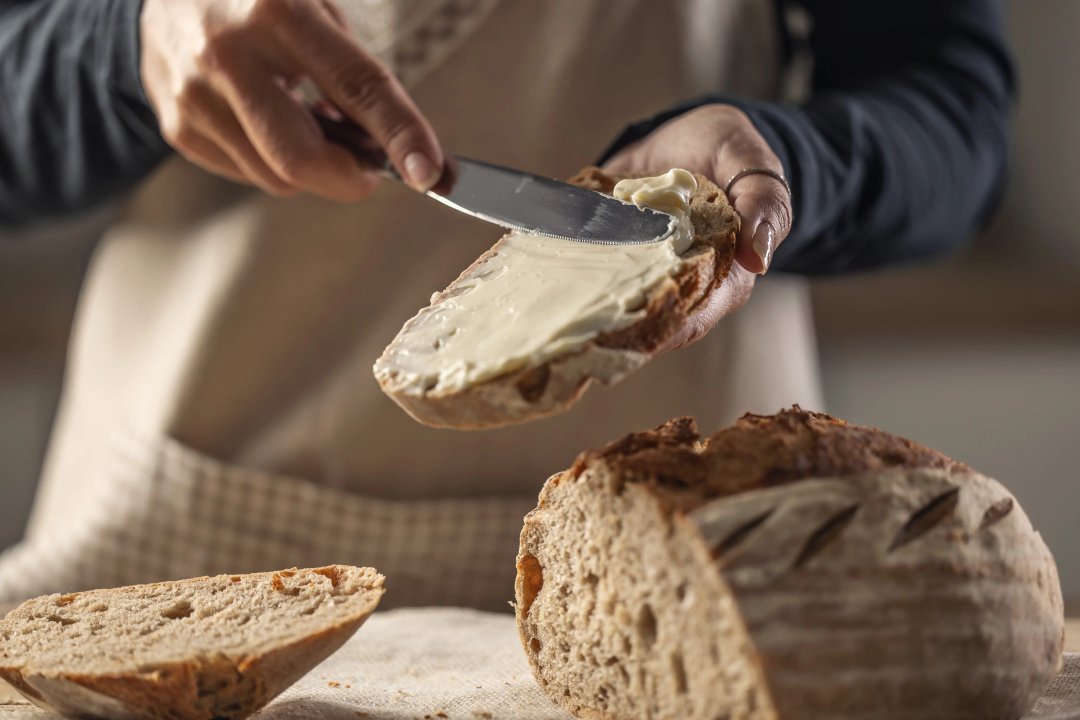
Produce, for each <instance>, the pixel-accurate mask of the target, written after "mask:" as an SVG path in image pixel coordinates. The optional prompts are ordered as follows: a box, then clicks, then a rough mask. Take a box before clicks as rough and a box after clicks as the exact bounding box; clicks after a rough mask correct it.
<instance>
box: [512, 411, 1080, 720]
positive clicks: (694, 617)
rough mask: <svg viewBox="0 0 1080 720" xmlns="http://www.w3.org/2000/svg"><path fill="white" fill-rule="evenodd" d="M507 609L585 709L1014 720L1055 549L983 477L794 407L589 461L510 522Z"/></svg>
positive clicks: (1058, 607) (569, 696)
mask: <svg viewBox="0 0 1080 720" xmlns="http://www.w3.org/2000/svg"><path fill="white" fill-rule="evenodd" d="M516 595H517V620H518V628H519V630H520V633H521V639H522V642H523V644H524V647H525V650H526V653H527V654H528V657H529V661H530V663H531V665H532V668H533V672H534V673H535V675H536V678H537V680H538V681H539V683H540V685H541V686H542V687H543V688H544V690H545V691H546V692H547V694H548V695H550V697H551V698H552V699H553V700H555V701H556V702H558V703H560V704H561V705H563V706H564V707H566V708H567V709H568V710H570V711H571V712H573V713H575V714H576V715H579V716H581V717H589V718H611V719H624V718H625V719H627V720H629V719H630V718H651V719H654V720H657V719H661V718H671V719H675V718H679V719H684V720H696V719H699V718H700V719H701V720H715V719H716V718H732V719H734V718H752V719H758V718H776V717H779V718H798V719H799V720H813V719H816V718H822V719H824V718H830V719H831V720H837V719H842V718H875V719H885V718H889V719H892V718H895V719H896V720H900V719H901V718H903V719H904V720H910V718H924V719H925V718H942V719H945V718H948V720H963V719H966V718H970V719H971V720H976V719H977V720H998V719H1000V720H1007V719H1012V720H1015V719H1016V718H1019V717H1020V716H1021V715H1023V713H1024V712H1025V711H1026V710H1027V709H1028V707H1029V706H1030V705H1031V703H1033V702H1034V701H1035V699H1036V698H1037V697H1038V696H1039V694H1040V692H1041V691H1042V690H1043V689H1044V688H1045V686H1046V685H1047V683H1048V682H1049V681H1050V680H1051V679H1052V678H1053V677H1054V676H1055V674H1056V673H1057V672H1058V671H1059V670H1060V666H1061V651H1062V645H1063V623H1064V621H1063V609H1062V599H1061V588H1060V585H1059V582H1058V576H1057V570H1056V567H1055V565H1054V561H1053V558H1052V557H1051V555H1050V552H1049V550H1048V549H1047V547H1046V545H1045V544H1044V542H1043V540H1042V538H1041V537H1040V536H1039V534H1038V533H1037V532H1036V531H1035V530H1034V529H1033V528H1032V526H1031V523H1030V521H1029V520H1028V518H1027V516H1026V515H1025V514H1024V512H1023V510H1021V508H1020V506H1019V505H1018V504H1017V502H1016V499H1015V498H1014V497H1013V496H1012V495H1010V494H1009V492H1008V491H1007V490H1006V489H1005V488H1004V487H1002V486H1001V485H1000V484H999V483H997V482H996V481H994V480H992V479H990V478H987V477H984V476H983V475H980V474H979V473H977V472H975V471H973V470H972V469H970V468H968V467H966V466H965V465H962V464H960V463H957V462H955V461H953V460H950V459H949V458H947V457H945V456H944V455H942V454H940V453H938V452H935V451H933V450H931V449H929V448H926V447H923V446H920V445H918V444H916V443H913V442H911V441H909V440H905V439H903V438H899V437H896V436H894V435H890V434H888V433H885V432H882V431H880V430H874V429H870V428H863V427H858V426H854V425H849V424H847V423H844V422H843V421H840V420H836V419H833V418H831V417H829V416H827V415H823V414H818V413H810V412H804V411H802V410H800V409H799V408H798V407H796V408H794V409H792V410H788V411H785V412H782V413H780V414H778V415H775V416H756V415H747V416H745V417H743V418H742V419H741V420H739V421H738V422H737V423H736V424H735V425H734V426H732V427H729V428H727V429H724V430H722V431H720V432H719V433H717V434H715V435H713V436H712V437H711V438H709V439H707V440H704V441H700V440H699V438H698V434H697V431H696V428H695V427H694V423H693V421H692V420H690V419H687V418H682V419H678V420H672V421H671V422H669V423H667V424H666V425H664V426H662V427H659V428H657V429H655V430H651V431H647V432H642V433H637V434H634V435H630V436H628V437H626V438H624V439H623V440H620V441H618V442H616V443H613V444H611V445H609V446H607V447H605V448H602V449H600V450H596V451H592V452H587V453H584V454H582V455H581V456H580V457H579V458H578V459H577V461H576V462H575V463H574V465H573V467H571V468H570V469H569V470H567V471H565V472H562V473H560V474H558V475H555V476H554V477H552V478H551V479H550V480H548V482H547V484H546V485H545V487H544V489H543V491H542V492H541V494H540V500H539V505H538V506H537V508H536V509H535V510H533V511H532V512H531V513H530V514H529V515H528V516H527V517H526V520H525V526H524V528H523V530H522V533H521V549H520V553H519V555H518V576H517V588H516Z"/></svg>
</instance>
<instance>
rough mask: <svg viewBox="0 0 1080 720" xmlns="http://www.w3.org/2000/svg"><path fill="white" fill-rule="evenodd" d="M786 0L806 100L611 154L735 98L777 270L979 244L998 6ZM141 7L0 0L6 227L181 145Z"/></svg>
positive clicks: (1000, 159)
mask: <svg viewBox="0 0 1080 720" xmlns="http://www.w3.org/2000/svg"><path fill="white" fill-rule="evenodd" d="M717 1H720V0H717ZM778 2H780V3H782V4H783V3H788V2H790V3H797V4H799V5H801V6H803V7H804V8H805V10H806V11H807V12H808V13H809V14H810V17H811V19H812V22H813V26H812V30H811V33H810V36H809V43H810V50H811V51H812V53H813V56H814V73H813V94H812V97H811V99H810V100H809V101H808V102H806V103H804V104H802V105H783V104H777V103H769V102H762V101H755V100H753V99H747V98H731V97H721V96H716V97H707V98H699V99H696V100H693V101H690V102H687V103H684V104H682V105H680V106H679V107H676V108H673V109H671V110H668V111H666V112H663V113H661V114H659V115H658V116H656V117H654V118H651V119H649V120H646V121H643V122H640V123H637V124H634V125H632V126H630V127H629V128H628V129H627V130H626V131H625V132H624V133H623V134H622V136H620V137H619V138H618V139H617V140H616V141H615V143H614V144H613V146H612V148H610V149H609V153H610V152H613V151H614V150H615V149H617V148H619V147H621V146H622V145H625V144H626V143H629V142H631V141H633V140H635V139H637V138H640V137H642V136H643V135H645V134H647V133H648V132H649V131H651V130H652V129H653V128H655V127H656V126H657V125H659V124H660V123H662V122H664V121H666V120H668V119H670V118H672V117H674V116H676V115H678V114H679V113H680V112H685V111H686V110H687V109H689V108H692V107H695V106H697V105H700V104H703V103H708V102H727V103H731V104H734V105H738V106H739V107H741V108H742V109H743V110H745V111H746V112H747V113H748V114H749V115H750V117H751V119H752V120H753V121H754V123H755V125H756V126H757V128H758V129H759V130H760V131H761V133H762V134H763V135H764V137H765V138H766V140H767V141H768V142H769V144H770V146H771V147H772V148H773V150H774V151H775V152H776V153H777V155H779V157H780V159H781V161H782V162H783V165H784V169H785V172H786V174H787V176H788V178H789V180H790V181H791V185H792V187H793V188H794V218H795V223H794V227H793V229H792V232H791V235H790V236H789V237H788V239H787V241H786V242H785V243H784V244H783V245H782V246H781V248H780V250H779V251H778V253H777V255H776V259H775V262H774V265H773V267H774V268H776V269H780V270H786V271H791V272H800V273H807V274H820V273H832V272H843V271H848V270H852V269H859V268H869V267H876V266H880V265H884V264H888V263H894V262H899V261H905V260H915V259H918V258H922V257H927V256H932V255H936V254H940V253H942V252H945V251H948V250H950V249H952V248H953V247H955V246H957V245H958V244H960V243H962V242H963V241H965V240H966V239H967V238H969V237H970V236H971V235H972V233H973V232H974V231H975V230H976V229H977V228H978V226H979V225H980V224H981V223H982V222H983V221H984V220H985V219H986V217H987V215H988V214H989V212H990V211H991V210H992V208H993V206H994V204H995V202H996V200H997V198H998V196H999V195H1000V190H1001V186H1002V181H1003V178H1004V174H1005V167H1006V158H1007V152H1008V145H1007V132H1006V131H1007V123H1008V116H1009V110H1010V104H1011V101H1012V96H1013V92H1014V77H1013V70H1012V65H1011V62H1010V59H1009V54H1008V51H1007V48H1006V42H1005V37H1004V28H1003V24H1004V20H1003V14H1004V11H1003V7H1002V2H1001V0H906V1H905V2H902V3H901V2H887V1H885V0H881V1H880V2H878V1H873V0H778ZM140 6H141V0H0V90H2V93H3V94H2V97H3V100H2V101H0V227H8V228H13V227H18V226H21V225H26V224H28V223H32V222H35V221H39V220H42V219H47V218H52V217H57V216H62V215H65V214H71V213H76V212H79V211H82V210H85V209H87V208H90V207H92V206H94V205H95V204H98V203H101V202H103V201H106V200H108V199H110V198H112V197H114V196H116V195H117V194H119V193H122V192H124V191H125V190H127V189H129V188H130V187H131V186H132V185H134V184H135V183H137V182H138V181H139V180H140V179H142V178H143V177H144V176H145V175H146V174H147V173H149V172H150V171H151V170H152V169H153V168H154V167H155V165H157V163H159V162H160V161H161V160H162V159H163V158H164V157H166V156H167V155H168V153H169V148H168V146H167V145H166V144H165V142H164V141H163V140H162V139H161V136H160V134H159V133H158V129H157V125H156V122H155V119H154V115H153V113H152V112H151V110H150V107H149V105H148V104H147V101H146V98H145V95H144V94H143V90H142V87H141V84H140V81H139V62H138V58H139V38H138V17H139V10H140ZM781 16H782V14H781Z"/></svg>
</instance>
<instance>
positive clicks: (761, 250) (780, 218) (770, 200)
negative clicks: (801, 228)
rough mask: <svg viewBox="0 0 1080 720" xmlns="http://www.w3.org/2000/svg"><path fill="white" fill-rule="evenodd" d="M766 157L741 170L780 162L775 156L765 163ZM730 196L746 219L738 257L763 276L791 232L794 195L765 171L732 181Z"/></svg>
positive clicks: (739, 237)
mask: <svg viewBox="0 0 1080 720" xmlns="http://www.w3.org/2000/svg"><path fill="white" fill-rule="evenodd" d="M770 155H771V153H770ZM765 159H766V158H760V159H759V162H758V164H753V165H744V166H742V168H740V170H742V169H744V168H746V167H763V168H768V169H770V170H772V169H773V168H772V167H770V165H774V164H775V165H777V166H779V164H780V163H779V162H778V161H777V160H776V158H775V156H773V158H772V162H771V163H768V164H766V163H763V162H762V161H764V160H765ZM737 172H739V170H736V171H735V172H733V173H732V174H731V177H734V176H735V173H737ZM728 199H729V200H730V201H731V204H732V205H733V206H734V208H735V212H737V213H738V214H739V218H740V219H741V220H742V224H741V226H740V228H739V236H738V238H737V239H736V242H735V259H736V260H737V261H738V263H739V264H740V265H742V266H743V267H744V268H746V269H747V270H749V271H750V272H753V273H758V274H761V275H763V274H764V273H765V272H766V271H767V270H768V269H769V265H770V264H772V259H773V254H774V253H775V252H776V249H777V248H778V247H779V246H780V243H782V242H783V241H784V239H785V238H787V236H788V233H789V232H790V231H791V216H792V212H791V196H790V195H789V194H788V190H787V185H786V184H785V183H783V182H782V181H780V180H778V179H777V178H775V177H772V176H771V175H768V174H765V173H753V174H747V175H743V176H742V177H741V178H738V179H737V180H735V182H734V183H730V185H729V192H728Z"/></svg>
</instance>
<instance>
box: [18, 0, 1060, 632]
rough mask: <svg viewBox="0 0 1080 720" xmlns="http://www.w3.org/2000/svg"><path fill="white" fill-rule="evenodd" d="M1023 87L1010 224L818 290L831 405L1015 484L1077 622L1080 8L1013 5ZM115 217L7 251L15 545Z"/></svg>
mask: <svg viewBox="0 0 1080 720" xmlns="http://www.w3.org/2000/svg"><path fill="white" fill-rule="evenodd" d="M1009 14H1010V24H1011V34H1012V40H1013V47H1014V49H1015V51H1016V56H1017V61H1018V64H1019V74H1020V102H1019V106H1018V108H1017V112H1016V117H1015V124H1014V135H1015V139H1014V146H1013V170H1012V174H1011V178H1010V183H1009V188H1008V191H1007V194H1006V198H1005V201H1004V203H1003V206H1002V208H1001V212H1000V213H999V215H998V217H997V219H996V220H995V221H994V223H993V224H992V226H991V227H990V228H989V229H988V231H987V232H986V233H985V235H984V236H983V237H982V238H980V239H979V240H978V241H977V242H976V243H975V244H974V245H973V246H972V247H971V248H970V250H969V251H968V252H966V253H965V254H964V255H963V256H961V257H959V258H956V259H955V260H953V261H950V262H947V263H944V264H939V265H935V266H933V267H931V268H916V269H905V270H899V271H890V272H888V273H882V274H875V275H865V276H860V277H853V278H844V279H837V280H821V281H816V282H815V285H814V294H813V296H814V312H815V318H816V322H817V327H818V333H819V352H820V356H821V367H822V370H823V374H824V381H825V388H826V393H827V402H828V408H827V409H828V410H829V411H830V412H832V413H834V414H836V415H839V416H841V417H844V418H846V419H848V420H850V421H853V422H858V423H865V424H871V425H876V426H879V427H882V428H885V429H888V430H890V431H893V432H896V433H899V434H901V435H905V436H908V437H911V438H913V439H916V440H919V441H921V442H924V443H926V444H928V445H931V446H933V447H935V448H938V449H940V450H942V451H943V452H945V453H947V454H949V455H952V456H954V457H956V458H958V459H961V460H964V461H966V462H968V463H969V464H971V465H972V466H974V467H976V468H978V469H979V470H981V471H982V472H984V473H986V474H989V475H991V476H994V477H996V478H998V479H999V480H1001V481H1003V482H1004V483H1005V484H1006V485H1008V486H1009V487H1010V488H1011V489H1012V490H1013V491H1014V492H1015V493H1016V495H1017V496H1018V497H1019V498H1020V501H1021V503H1022V504H1023V505H1024V507H1025V508H1026V509H1027V512H1028V514H1029V515H1030V516H1031V518H1032V520H1033V522H1034V523H1035V525H1036V527H1038V528H1039V529H1041V531H1042V533H1043V535H1044V537H1045V538H1046V540H1047V542H1048V544H1049V545H1050V547H1051V549H1052V550H1053V552H1054V554H1055V556H1056V558H1057V561H1058V567H1059V569H1060V571H1061V576H1062V577H1061V579H1062V584H1063V586H1064V590H1065V596H1066V598H1067V604H1068V606H1069V609H1070V612H1071V613H1072V614H1078V613H1080V462H1078V456H1080V451H1078V446H1080V438H1078V437H1077V433H1078V431H1080V222H1078V221H1077V219H1076V217H1075V216H1076V206H1077V205H1078V204H1080V195H1078V192H1080V183H1078V181H1077V173H1078V172H1080V170H1078V169H1080V123H1078V122H1077V121H1076V118H1077V117H1078V116H1080V84H1078V83H1076V82H1073V81H1071V80H1070V81H1067V82H1066V81H1065V79H1066V76H1067V75H1068V73H1063V71H1062V68H1076V67H1080V44H1078V43H1077V42H1076V40H1075V33H1074V29H1075V28H1076V27H1080V3H1077V2H1074V1H1073V0H1042V2H1038V3H1032V2H1025V0H1011V2H1010V3H1009ZM107 221H108V215H107V214H100V215H97V216H94V217H91V218H84V219H83V220H81V221H80V222H78V223H76V224H71V225H66V226H62V227H52V228H49V229H48V230H47V231H43V232H38V233H35V234H34V235H33V236H32V237H24V238H14V239H4V241H3V242H0V467H2V468H3V476H2V477H3V480H2V482H0V548H2V547H6V546H7V545H9V544H11V543H13V542H15V541H16V540H18V539H19V537H20V536H21V534H22V531H23V527H24V524H25V521H26V516H27V512H28V510H29V508H30V503H31V500H32V497H33V493H34V486H35V483H36V479H37V475H38V472H39V470H40V465H41V460H42V456H43V453H44V449H45V444H46V441H47V438H48V432H49V426H50V423H51V422H52V417H53V414H54V412H55V408H56V402H57V398H58V397H59V390H60V381H61V374H62V370H63V362H64V353H65V345H66V342H67V336H68V332H69V329H70V323H71V318H72V315H73V313H74V309H75V301H76V298H77V295H78V290H79V285H80V282H81V279H82V275H83V272H84V270H85V267H86V264H87V262H88V260H89V257H90V252H91V250H92V247H93V241H94V238H95V236H96V235H97V233H98V232H99V231H100V229H101V228H102V227H103V226H104V225H105V224H106V223H107Z"/></svg>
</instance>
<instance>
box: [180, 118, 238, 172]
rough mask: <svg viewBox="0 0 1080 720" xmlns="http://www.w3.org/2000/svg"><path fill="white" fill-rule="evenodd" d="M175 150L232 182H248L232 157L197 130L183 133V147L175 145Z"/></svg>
mask: <svg viewBox="0 0 1080 720" xmlns="http://www.w3.org/2000/svg"><path fill="white" fill-rule="evenodd" d="M176 150H177V152H179V153H180V154H181V155H182V156H184V158H185V159H187V160H188V161H190V162H192V163H194V164H195V165H198V166H199V167H201V168H202V169H204V170H208V171H209V172H212V173H214V174H215V175H220V176H221V177H224V178H226V179H228V180H232V181H233V182H238V183H243V184H245V185H246V184H248V179H247V177H246V176H245V175H244V173H243V171H242V170H241V169H240V168H239V167H237V165H236V163H234V162H233V161H232V158H230V157H229V156H228V155H227V154H226V153H225V151H224V150H222V149H221V148H220V147H218V145H217V143H215V142H214V141H213V140H211V139H210V138H208V137H207V136H206V135H204V134H203V133H201V132H199V131H198V130H191V131H189V132H188V133H187V134H186V135H185V140H184V144H183V147H180V146H177V148H176Z"/></svg>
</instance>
